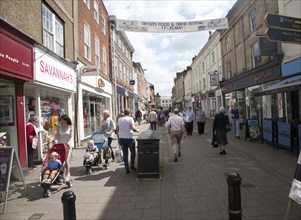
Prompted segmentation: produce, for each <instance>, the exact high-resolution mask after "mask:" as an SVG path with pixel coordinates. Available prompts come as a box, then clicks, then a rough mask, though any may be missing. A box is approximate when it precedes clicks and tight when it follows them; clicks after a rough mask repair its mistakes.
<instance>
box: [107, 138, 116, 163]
mask: <svg viewBox="0 0 301 220" xmlns="http://www.w3.org/2000/svg"><path fill="white" fill-rule="evenodd" d="M112 141H113V138H111V137H108V145H109V147H110V149H111V155H112V160H115V156H114V151H113V149H112V146H111V143H112Z"/></svg>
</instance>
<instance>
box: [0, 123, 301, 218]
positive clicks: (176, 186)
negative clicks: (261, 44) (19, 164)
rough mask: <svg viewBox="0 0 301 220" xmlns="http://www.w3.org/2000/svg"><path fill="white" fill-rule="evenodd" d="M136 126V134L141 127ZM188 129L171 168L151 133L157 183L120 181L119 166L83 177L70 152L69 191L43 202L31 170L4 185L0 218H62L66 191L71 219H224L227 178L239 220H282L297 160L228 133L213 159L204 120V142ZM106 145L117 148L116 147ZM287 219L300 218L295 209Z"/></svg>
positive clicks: (126, 177)
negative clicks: (234, 187)
mask: <svg viewBox="0 0 301 220" xmlns="http://www.w3.org/2000/svg"><path fill="white" fill-rule="evenodd" d="M138 127H139V129H140V132H142V131H145V130H148V129H149V124H147V123H143V124H141V125H138ZM196 129H197V128H196V125H194V133H193V135H192V136H187V138H186V139H184V140H183V142H182V156H181V157H180V158H179V161H178V162H174V158H173V152H172V147H171V144H170V141H169V136H168V133H167V131H166V129H165V128H164V127H157V132H158V134H159V135H160V147H159V149H160V153H159V157H160V178H155V179H151V178H149V179H141V178H140V179H139V178H138V177H137V172H132V173H130V174H126V172H125V169H124V165H123V164H122V163H116V162H111V163H110V167H109V169H106V170H105V169H102V168H95V169H94V170H93V173H92V174H90V175H86V174H85V168H84V167H83V165H82V162H83V161H82V156H83V154H84V151H85V149H84V148H77V149H75V150H73V157H72V159H71V176H72V180H73V184H72V187H71V188H62V189H59V190H57V191H54V192H53V194H52V195H51V196H50V197H49V198H44V197H43V190H42V188H41V187H40V185H39V176H40V173H41V167H38V168H37V169H35V170H33V171H32V172H30V173H28V174H26V176H25V178H26V187H22V183H20V182H12V185H11V187H10V194H9V199H8V202H7V207H6V213H5V214H0V219H1V220H6V219H11V220H19V219H22V220H23V219H29V220H32V219H58V220H59V219H64V217H63V212H64V210H63V204H62V202H61V198H62V195H63V193H64V192H66V191H68V190H71V191H73V192H74V194H75V195H76V201H75V208H76V219H97V220H98V219H99V220H118V219H120V220H121V219H126V220H129V219H145V220H156V219H162V220H169V219H170V220H171V219H172V220H186V219H187V220H188V219H193V220H194V219H196V220H224V219H229V211H228V197H229V195H228V184H227V177H228V174H229V173H232V172H235V173H238V174H239V175H240V177H241V185H240V192H241V207H242V214H241V216H242V219H244V220H278V219H279V220H280V219H281V220H282V219H284V216H285V213H286V210H287V206H288V201H289V199H288V195H289V191H290V187H291V183H292V180H293V176H294V173H295V170H296V165H297V160H298V158H297V155H294V154H292V153H291V152H289V151H287V150H283V149H276V148H275V147H273V146H271V145H269V144H263V143H260V142H249V141H245V140H244V139H240V140H239V139H235V138H234V136H233V134H228V140H229V145H227V147H226V151H227V155H219V150H218V149H216V148H213V147H212V146H211V145H210V138H211V134H210V131H211V130H212V121H210V120H209V121H208V122H207V123H206V126H205V134H204V135H201V136H200V135H198V134H197V130H196ZM242 133H243V132H242ZM136 135H139V134H136ZM242 136H243V135H242ZM112 146H113V148H116V147H117V141H116V140H113V143H112ZM148 162H150V161H148ZM136 164H137V157H136ZM138 170H139V168H138ZM291 219H292V220H300V219H301V207H300V205H298V204H297V203H294V205H293V207H292V210H291Z"/></svg>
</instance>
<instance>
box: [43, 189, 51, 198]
mask: <svg viewBox="0 0 301 220" xmlns="http://www.w3.org/2000/svg"><path fill="white" fill-rule="evenodd" d="M50 196H51V191H50V189H46V190H45V191H44V197H50Z"/></svg>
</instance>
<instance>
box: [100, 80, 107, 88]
mask: <svg viewBox="0 0 301 220" xmlns="http://www.w3.org/2000/svg"><path fill="white" fill-rule="evenodd" d="M105 86H106V84H105V81H104V80H103V79H102V78H99V79H98V87H100V88H103V87H105Z"/></svg>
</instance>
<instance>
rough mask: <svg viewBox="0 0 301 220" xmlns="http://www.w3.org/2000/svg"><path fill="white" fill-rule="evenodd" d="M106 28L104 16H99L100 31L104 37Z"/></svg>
mask: <svg viewBox="0 0 301 220" xmlns="http://www.w3.org/2000/svg"><path fill="white" fill-rule="evenodd" d="M106 27H107V26H106V18H105V16H104V15H101V31H102V33H103V34H104V35H106V34H107V31H106Z"/></svg>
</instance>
